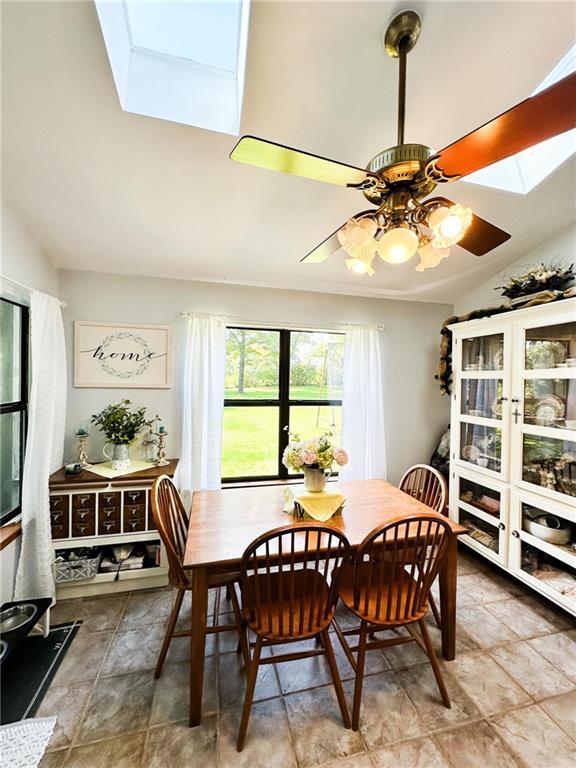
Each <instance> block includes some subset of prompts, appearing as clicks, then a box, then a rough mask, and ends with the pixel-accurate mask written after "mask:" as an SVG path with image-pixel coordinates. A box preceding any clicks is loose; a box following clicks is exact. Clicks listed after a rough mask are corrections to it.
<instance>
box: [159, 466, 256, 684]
mask: <svg viewBox="0 0 576 768" xmlns="http://www.w3.org/2000/svg"><path fill="white" fill-rule="evenodd" d="M151 501H152V514H153V515H154V522H155V523H156V527H157V529H158V533H159V534H160V538H161V539H162V542H163V544H164V547H165V548H166V553H167V555H168V569H169V570H168V578H169V580H170V584H171V585H172V586H173V587H174V589H175V590H176V596H175V598H174V603H173V605H172V610H171V612H170V616H169V618H168V623H167V625H166V633H165V635H164V641H163V643H162V648H161V649H160V655H159V656H158V661H157V663H156V670H155V672H154V677H160V674H161V673H162V667H163V666H164V660H165V658H166V654H167V653H168V648H169V647H170V642H171V640H172V638H173V637H190V635H191V634H192V632H193V631H194V627H191V628H190V629H188V630H185V631H179V632H176V631H175V626H176V622H177V620H178V614H179V613H180V608H181V607H182V600H183V599H184V594H185V592H186V591H187V590H190V589H192V584H191V582H190V579H189V578H188V574H187V573H186V571H185V570H184V568H183V567H182V558H183V556H184V549H185V546H186V535H187V531H188V515H187V514H186V510H185V509H184V505H183V504H182V499H181V498H180V495H179V493H178V491H177V489H176V486H175V485H174V483H173V482H172V480H170V478H169V477H167V476H166V475H162V476H161V477H159V478H157V479H156V480H155V481H154V485H153V486H152V492H151ZM238 579H239V574H237V573H236V574H226V575H223V576H214V577H211V578H210V580H209V582H208V586H209V587H211V588H213V589H216V590H217V592H216V595H215V598H214V612H213V625H212V626H210V627H207V629H206V631H207V632H208V633H215V632H229V631H231V630H236V631H237V632H238V634H239V637H240V641H239V644H238V650H241V651H242V652H243V654H244V661H245V663H246V660H247V658H248V649H247V647H246V646H245V645H244V640H245V633H244V632H243V631H242V620H241V614H240V605H239V603H238V596H237V594H236V583H237V582H238ZM221 587H226V593H227V597H229V599H230V600H231V601H232V609H233V611H234V618H235V623H234V624H221V625H219V624H218V612H219V607H220V589H221Z"/></svg>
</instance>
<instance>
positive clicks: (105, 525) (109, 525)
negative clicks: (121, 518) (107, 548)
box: [104, 520, 115, 531]
mask: <svg viewBox="0 0 576 768" xmlns="http://www.w3.org/2000/svg"><path fill="white" fill-rule="evenodd" d="M114 525H115V523H114V521H113V520H112V521H107V522H105V523H104V528H106V531H109V530H110V528H114Z"/></svg>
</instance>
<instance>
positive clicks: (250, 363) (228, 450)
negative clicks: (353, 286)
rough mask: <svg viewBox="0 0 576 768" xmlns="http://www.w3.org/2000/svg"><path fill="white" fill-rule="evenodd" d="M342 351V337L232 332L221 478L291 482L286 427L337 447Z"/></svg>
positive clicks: (229, 335) (228, 347) (247, 330)
mask: <svg viewBox="0 0 576 768" xmlns="http://www.w3.org/2000/svg"><path fill="white" fill-rule="evenodd" d="M343 353H344V335H343V334H338V333H324V332H317V331H291V330H289V329H286V330H284V329H282V330H267V329H253V328H233V327H229V328H227V331H226V384H225V394H224V419H223V433H222V478H223V479H224V480H231V479H235V478H245V479H260V478H286V477H288V476H289V472H288V470H287V468H286V467H284V465H283V464H282V454H283V453H284V449H285V447H286V445H287V444H288V440H289V432H288V430H286V429H284V427H288V429H289V431H290V432H291V433H295V432H297V433H299V435H300V437H301V439H302V440H305V439H309V438H312V437H315V436H316V435H321V434H323V433H324V432H327V431H332V432H333V434H334V438H335V440H336V441H337V442H339V441H340V432H341V422H342V413H341V411H342V399H341V398H342V363H343ZM280 427H282V429H280ZM290 474H292V473H290Z"/></svg>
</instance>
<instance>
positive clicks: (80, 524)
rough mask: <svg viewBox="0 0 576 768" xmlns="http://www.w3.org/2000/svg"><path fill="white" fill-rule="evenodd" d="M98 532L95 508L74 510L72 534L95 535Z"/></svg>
mask: <svg viewBox="0 0 576 768" xmlns="http://www.w3.org/2000/svg"><path fill="white" fill-rule="evenodd" d="M95 534H96V514H95V512H94V510H93V509H73V510H72V536H73V537H75V536H94V535H95Z"/></svg>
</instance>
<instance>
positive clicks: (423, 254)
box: [416, 241, 450, 272]
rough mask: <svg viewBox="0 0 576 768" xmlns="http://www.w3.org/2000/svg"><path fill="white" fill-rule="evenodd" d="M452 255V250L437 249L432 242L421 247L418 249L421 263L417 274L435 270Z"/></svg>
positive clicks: (417, 268)
mask: <svg viewBox="0 0 576 768" xmlns="http://www.w3.org/2000/svg"><path fill="white" fill-rule="evenodd" d="M449 253H450V248H435V247H434V246H433V245H432V242H431V241H430V242H428V243H426V244H425V245H421V246H420V247H419V248H418V255H419V256H420V263H419V264H418V266H417V267H416V272H424V270H425V269H433V268H434V267H437V266H438V264H440V262H441V261H442V259H445V258H446V257H447V256H448V254H449Z"/></svg>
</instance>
